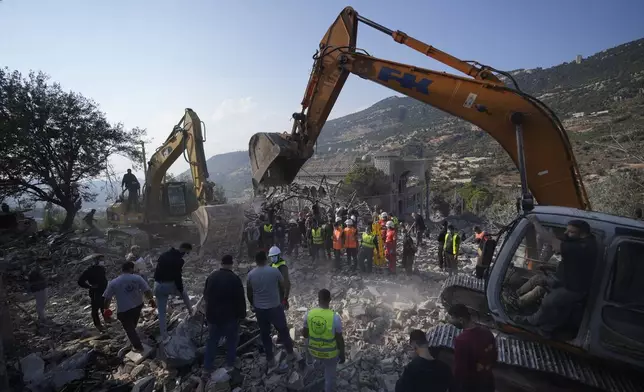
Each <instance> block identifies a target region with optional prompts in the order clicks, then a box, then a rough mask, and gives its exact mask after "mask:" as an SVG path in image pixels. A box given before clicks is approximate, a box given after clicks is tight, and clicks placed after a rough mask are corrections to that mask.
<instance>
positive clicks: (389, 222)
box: [386, 221, 394, 229]
mask: <svg viewBox="0 0 644 392" xmlns="http://www.w3.org/2000/svg"><path fill="white" fill-rule="evenodd" d="M386 226H387V227H388V228H390V229H393V228H394V222H392V221H387V223H386Z"/></svg>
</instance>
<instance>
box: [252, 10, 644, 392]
mask: <svg viewBox="0 0 644 392" xmlns="http://www.w3.org/2000/svg"><path fill="white" fill-rule="evenodd" d="M359 23H363V24H365V25H367V26H369V27H372V28H375V29H376V30H378V31H380V32H382V33H384V34H387V35H389V36H391V37H392V38H393V39H394V40H395V41H396V42H398V43H400V44H403V45H406V46H408V47H410V48H412V49H414V50H417V51H419V52H421V53H423V54H425V55H427V56H428V57H430V58H432V59H434V60H437V61H440V62H441V63H443V64H445V65H447V66H449V67H451V68H453V69H455V70H456V71H458V72H460V73H462V74H464V75H465V76H457V75H452V74H450V73H445V72H438V71H432V70H429V69H424V68H419V67H416V66H411V65H406V64H401V63H396V62H393V61H389V60H383V59H379V58H375V57H373V56H370V55H369V54H368V53H367V52H365V51H364V50H360V49H358V47H357V45H356V41H357V32H358V24H359ZM350 73H353V74H355V75H357V76H359V77H361V78H363V79H367V80H370V81H372V82H375V83H378V84H381V85H383V86H386V87H388V88H390V89H392V90H395V91H397V92H399V93H402V94H404V95H407V96H410V97H413V98H415V99H417V100H419V101H421V102H424V103H426V104H428V105H431V106H433V107H435V108H438V109H440V110H442V111H444V112H447V113H450V114H452V115H454V116H456V117H459V118H461V119H464V120H467V121H469V122H470V123H472V124H474V125H476V126H478V127H479V128H480V129H482V130H483V131H485V132H487V133H488V134H489V135H491V136H492V137H493V138H494V139H495V140H496V141H497V142H498V143H499V144H500V145H501V146H502V147H503V148H504V149H505V151H506V152H507V153H508V154H509V155H510V157H511V158H512V160H513V161H514V163H515V164H516V166H517V168H518V169H519V172H520V177H521V193H522V195H521V200H522V202H521V207H522V211H523V212H522V214H520V215H519V216H518V217H517V219H515V220H514V221H513V222H512V224H511V225H509V226H508V227H506V228H505V230H503V231H502V232H503V241H501V240H500V238H496V240H498V242H499V243H501V242H502V245H501V246H500V249H496V248H497V246H496V243H497V241H496V240H495V242H494V243H493V246H486V247H485V251H484V254H483V260H487V262H486V267H487V271H486V274H485V276H484V278H483V279H478V278H477V277H475V276H469V275H463V274H456V275H453V276H451V277H449V278H448V279H447V280H446V281H445V282H444V285H443V294H442V295H441V298H442V299H443V302H444V303H445V304H446V305H448V306H449V305H450V304H453V303H464V304H465V305H466V306H468V307H469V308H470V309H471V311H472V313H473V314H474V315H475V316H476V317H475V319H477V320H479V321H481V323H482V324H486V325H488V326H489V327H491V328H494V329H495V330H496V340H497V346H498V351H499V357H498V366H497V368H496V370H495V374H496V378H497V383H498V385H497V387H498V390H513V391H514V390H517V391H543V390H550V391H560V390H561V391H564V390H565V391H588V390H605V391H613V392H618V391H619V392H621V391H633V392H635V391H641V390H642V389H641V385H644V382H643V380H642V379H641V376H640V375H639V374H640V373H641V371H642V370H644V307H643V306H642V304H643V303H644V297H642V295H641V293H642V292H643V291H642V290H640V289H639V288H638V287H643V286H642V285H644V269H643V268H641V267H639V266H641V265H642V264H644V259H643V258H644V223H642V222H639V221H636V220H633V219H626V218H620V217H615V216H610V215H607V214H601V213H596V212H592V211H590V203H589V201H588V196H587V194H586V191H585V188H584V185H583V183H582V178H581V174H580V171H579V168H578V165H577V163H576V161H575V157H574V155H573V151H572V147H571V144H570V141H569V139H568V137H567V134H566V131H565V129H564V127H563V126H562V124H561V122H560V121H559V119H558V118H557V116H556V115H555V113H554V112H553V111H552V110H551V109H549V108H548V107H547V106H546V105H545V104H544V103H542V102H541V101H539V100H538V99H536V98H534V97H532V96H530V95H528V94H526V93H524V92H522V91H521V90H520V88H519V86H517V84H516V82H515V81H514V79H513V78H512V75H510V74H508V73H504V72H502V71H499V70H496V69H494V68H492V67H490V66H486V65H482V64H480V63H478V62H471V61H462V60H459V59H458V58H456V57H454V56H452V55H450V54H447V53H445V52H442V51H440V50H439V49H437V48H435V47H433V46H431V45H427V44H425V43H423V42H420V41H418V40H416V39H414V38H412V37H410V36H408V35H407V34H405V33H403V32H401V31H393V30H390V29H388V28H386V27H384V26H381V25H379V24H378V23H375V22H373V21H371V20H369V19H367V18H365V17H362V16H360V15H359V14H358V13H357V12H356V11H355V10H354V9H353V8H351V7H347V8H345V9H344V10H343V11H342V12H341V13H340V15H339V16H338V18H337V19H336V20H335V22H334V23H333V24H332V25H331V27H329V29H328V31H327V32H326V34H325V35H324V37H323V38H322V41H321V42H320V45H319V50H318V51H317V53H316V55H315V56H314V64H313V71H312V73H311V76H310V79H309V83H308V86H307V88H306V91H305V94H304V99H303V100H302V110H301V111H300V112H298V113H295V114H294V115H293V119H294V124H293V128H292V130H291V132H290V133H283V134H279V133H258V134H255V135H253V136H252V137H251V139H250V142H249V157H250V163H251V170H252V175H253V185H254V187H255V188H256V190H261V189H262V188H266V187H271V186H281V185H286V184H290V183H291V182H292V181H293V180H294V179H295V177H296V176H297V174H298V172H299V170H300V168H301V167H302V165H304V163H305V162H306V161H307V160H308V159H309V158H311V156H312V155H313V153H314V146H315V143H316V141H317V139H318V137H319V135H320V132H321V131H322V128H323V126H324V124H325V122H326V120H327V118H328V116H329V114H330V112H331V110H332V108H333V105H334V104H335V102H336V99H337V98H338V95H339V94H340V91H341V89H342V87H343V86H344V83H345V81H346V79H347V77H348V76H349V74H350ZM501 76H502V77H504V78H505V79H506V80H507V82H508V83H512V84H513V85H512V86H508V85H506V83H505V82H504V81H503V80H501ZM535 201H537V202H538V204H539V205H537V206H535V203H534V202H535ZM530 215H534V216H536V218H537V219H538V221H539V222H541V225H543V227H545V228H546V230H548V231H550V232H551V233H552V232H554V233H555V234H557V235H560V234H561V233H563V231H564V230H565V229H566V227H567V224H568V222H569V221H571V220H573V219H577V220H579V219H583V220H584V221H586V222H587V223H588V224H589V225H590V227H591V231H592V234H593V236H594V238H595V239H596V242H597V246H598V249H599V251H598V252H597V260H596V267H595V268H594V271H593V273H592V285H591V289H590V291H589V293H588V294H587V295H585V296H584V297H583V298H582V299H581V300H579V301H577V302H576V303H575V304H574V306H571V307H569V308H567V309H568V310H567V311H566V313H565V314H563V313H562V314H561V317H560V319H561V320H560V324H561V325H560V326H558V327H557V330H555V331H549V332H548V333H545V332H544V331H543V330H541V329H540V328H539V326H536V325H532V324H530V323H528V322H526V319H527V314H526V313H525V312H533V313H532V314H534V312H536V311H535V309H522V310H521V312H519V311H518V310H517V309H516V306H515V301H514V300H513V299H512V298H513V297H512V296H511V295H509V294H508V293H512V292H515V291H517V290H516V289H517V287H520V286H521V285H523V284H524V283H525V282H526V281H527V280H528V279H529V278H530V277H531V276H534V275H535V274H536V273H541V272H539V271H542V273H544V274H548V273H551V272H548V271H552V270H553V269H556V268H557V266H558V265H559V263H563V264H562V266H563V265H565V262H564V261H562V260H561V258H560V257H558V256H556V255H554V252H553V251H552V250H550V251H548V250H547V246H546V245H547V244H545V243H544V238H543V234H542V233H541V234H539V233H538V232H537V230H536V229H535V228H534V224H533V223H532V222H531V220H530V219H528V217H529V216H530ZM640 259H642V260H640ZM541 267H543V268H541ZM547 295H548V294H547ZM458 333H460V330H459V329H458V328H456V327H455V326H453V325H450V324H440V325H437V326H436V327H434V328H433V329H432V330H431V331H430V332H429V334H428V340H429V343H430V346H432V347H433V348H435V349H437V350H439V352H440V353H441V357H450V356H451V355H452V351H453V347H454V337H455V336H456V335H457V334H458Z"/></svg>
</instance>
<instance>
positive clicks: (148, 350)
mask: <svg viewBox="0 0 644 392" xmlns="http://www.w3.org/2000/svg"><path fill="white" fill-rule="evenodd" d="M153 352H154V349H153V348H152V347H150V346H148V345H145V344H144V345H143V352H141V353H135V352H134V351H130V352H128V353H127V354H125V358H126V359H127V360H129V361H132V362H134V364H135V365H138V364H140V363H141V362H143V361H144V360H146V359H147V358H148V357H149V356H150V355H151V354H152V353H153Z"/></svg>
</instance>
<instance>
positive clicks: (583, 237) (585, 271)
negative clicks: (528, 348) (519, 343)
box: [517, 215, 597, 333]
mask: <svg viewBox="0 0 644 392" xmlns="http://www.w3.org/2000/svg"><path fill="white" fill-rule="evenodd" d="M527 219H528V220H530V222H531V223H532V225H533V226H534V228H535V231H536V232H537V234H538V235H540V236H541V238H543V239H544V240H545V241H546V242H548V243H549V244H550V245H551V246H552V248H553V250H554V251H555V252H556V253H560V254H561V262H560V263H559V265H558V266H557V270H556V272H555V275H554V276H550V275H546V274H538V275H534V276H533V277H532V278H530V280H528V281H527V282H526V283H525V284H524V285H523V286H521V287H520V288H519V290H518V292H517V293H518V294H519V295H520V298H519V306H520V307H522V306H525V305H526V304H527V303H528V302H532V301H535V300H538V299H539V298H540V297H541V296H543V300H542V301H541V305H540V306H539V308H538V310H537V311H536V312H535V313H534V314H532V315H530V316H528V317H525V318H523V319H522V320H521V321H524V322H527V323H528V324H531V325H533V326H536V327H538V328H540V329H541V330H542V331H544V332H547V333H551V332H553V331H554V330H555V329H557V328H559V327H560V326H562V325H563V324H565V323H567V322H568V320H569V318H570V315H571V312H572V309H573V306H574V305H575V304H577V303H581V302H583V301H584V300H585V299H586V297H587V295H588V292H589V291H590V286H591V284H592V279H593V272H594V271H595V263H596V257H597V242H596V239H595V237H594V236H593V235H592V233H591V231H590V225H589V224H588V223H587V222H585V221H583V220H576V219H575V220H571V221H570V222H568V225H567V227H566V232H565V234H564V239H559V238H557V237H556V236H555V235H554V234H553V233H552V232H551V231H549V230H547V229H546V228H544V227H543V226H542V225H541V223H540V222H539V219H538V218H537V216H536V215H528V216H527Z"/></svg>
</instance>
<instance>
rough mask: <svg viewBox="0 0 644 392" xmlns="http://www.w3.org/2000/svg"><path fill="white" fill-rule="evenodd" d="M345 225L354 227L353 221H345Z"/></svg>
mask: <svg viewBox="0 0 644 392" xmlns="http://www.w3.org/2000/svg"><path fill="white" fill-rule="evenodd" d="M344 224H345V225H347V226H353V221H352V220H351V219H347V220H346V221H344Z"/></svg>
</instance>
